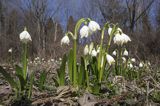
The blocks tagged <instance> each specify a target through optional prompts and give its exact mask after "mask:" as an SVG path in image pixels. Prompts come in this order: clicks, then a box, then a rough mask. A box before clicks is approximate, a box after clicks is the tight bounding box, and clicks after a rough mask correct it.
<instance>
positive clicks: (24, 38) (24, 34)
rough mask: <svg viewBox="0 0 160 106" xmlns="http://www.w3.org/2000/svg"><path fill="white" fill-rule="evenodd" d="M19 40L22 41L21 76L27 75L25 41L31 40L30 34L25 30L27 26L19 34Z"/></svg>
mask: <svg viewBox="0 0 160 106" xmlns="http://www.w3.org/2000/svg"><path fill="white" fill-rule="evenodd" d="M19 37H20V40H21V42H22V43H23V57H22V65H23V78H24V79H26V77H27V43H28V42H30V41H32V39H31V36H30V34H29V33H28V32H27V28H26V27H25V28H24V31H23V32H22V33H20V35H19Z"/></svg>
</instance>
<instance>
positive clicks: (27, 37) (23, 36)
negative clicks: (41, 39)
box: [19, 28, 32, 43]
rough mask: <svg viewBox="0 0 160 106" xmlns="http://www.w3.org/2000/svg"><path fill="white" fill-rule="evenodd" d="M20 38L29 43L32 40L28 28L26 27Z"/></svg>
mask: <svg viewBox="0 0 160 106" xmlns="http://www.w3.org/2000/svg"><path fill="white" fill-rule="evenodd" d="M19 38H20V40H21V42H22V43H28V42H30V41H32V39H31V36H30V34H29V33H28V32H27V29H26V28H24V31H23V32H21V33H20V34H19Z"/></svg>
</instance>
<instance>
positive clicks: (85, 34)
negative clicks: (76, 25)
mask: <svg viewBox="0 0 160 106" xmlns="http://www.w3.org/2000/svg"><path fill="white" fill-rule="evenodd" d="M89 31H90V29H89V27H88V26H86V25H84V26H83V27H82V28H81V29H80V37H81V38H84V37H88V36H89Z"/></svg>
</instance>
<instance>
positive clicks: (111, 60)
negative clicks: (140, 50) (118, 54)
mask: <svg viewBox="0 0 160 106" xmlns="http://www.w3.org/2000/svg"><path fill="white" fill-rule="evenodd" d="M106 58H107V62H108V64H109V65H112V64H113V63H115V60H114V58H113V57H112V56H111V55H109V54H106Z"/></svg>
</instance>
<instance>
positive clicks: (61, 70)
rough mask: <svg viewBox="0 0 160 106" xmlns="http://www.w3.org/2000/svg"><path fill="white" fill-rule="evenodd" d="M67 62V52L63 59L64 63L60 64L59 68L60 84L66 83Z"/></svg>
mask: <svg viewBox="0 0 160 106" xmlns="http://www.w3.org/2000/svg"><path fill="white" fill-rule="evenodd" d="M66 62H67V56H66V54H65V55H64V56H63V59H62V64H61V66H60V68H59V69H58V70H57V73H58V79H59V80H58V81H59V85H61V86H62V85H64V84H65V66H66Z"/></svg>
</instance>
